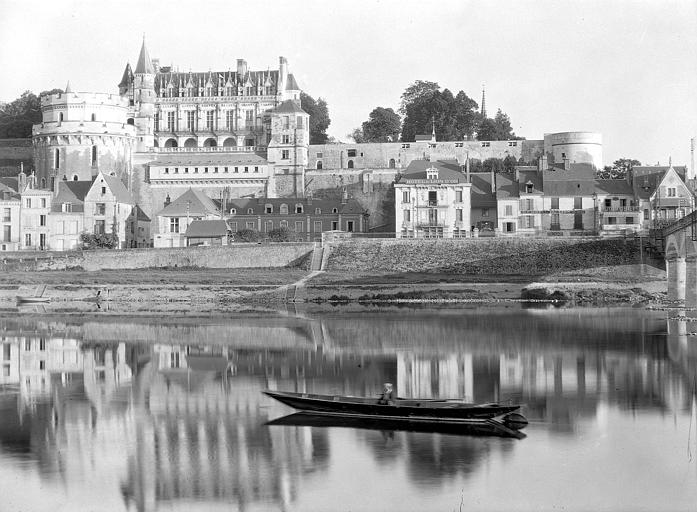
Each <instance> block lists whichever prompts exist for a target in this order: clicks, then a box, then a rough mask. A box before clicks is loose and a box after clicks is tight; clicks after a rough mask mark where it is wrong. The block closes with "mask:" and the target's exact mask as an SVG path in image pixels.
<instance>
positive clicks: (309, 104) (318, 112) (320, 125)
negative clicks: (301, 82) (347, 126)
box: [300, 92, 332, 144]
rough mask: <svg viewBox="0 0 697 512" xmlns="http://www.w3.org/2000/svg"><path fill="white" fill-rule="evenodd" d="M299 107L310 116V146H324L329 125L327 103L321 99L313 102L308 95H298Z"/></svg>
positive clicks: (302, 93)
mask: <svg viewBox="0 0 697 512" xmlns="http://www.w3.org/2000/svg"><path fill="white" fill-rule="evenodd" d="M300 105H301V106H302V109H303V110H304V111H305V112H307V113H308V114H310V144H326V143H327V141H328V140H329V136H328V135H327V128H329V125H330V124H331V122H332V121H331V119H329V108H328V107H327V102H326V101H324V100H323V99H322V98H317V100H315V99H314V98H313V97H312V96H310V95H309V94H305V93H304V92H301V93H300Z"/></svg>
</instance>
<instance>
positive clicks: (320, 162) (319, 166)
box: [317, 160, 322, 169]
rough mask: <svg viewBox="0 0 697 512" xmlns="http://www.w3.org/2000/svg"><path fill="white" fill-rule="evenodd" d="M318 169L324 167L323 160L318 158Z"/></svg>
mask: <svg viewBox="0 0 697 512" xmlns="http://www.w3.org/2000/svg"><path fill="white" fill-rule="evenodd" d="M317 169H322V160H317Z"/></svg>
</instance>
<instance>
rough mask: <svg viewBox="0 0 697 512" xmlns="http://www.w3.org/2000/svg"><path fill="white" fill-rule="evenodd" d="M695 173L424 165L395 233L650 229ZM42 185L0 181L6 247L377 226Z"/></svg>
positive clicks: (284, 204) (403, 199)
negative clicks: (602, 173) (618, 175)
mask: <svg viewBox="0 0 697 512" xmlns="http://www.w3.org/2000/svg"><path fill="white" fill-rule="evenodd" d="M685 175H686V168H685V167H677V166H676V167H673V166H667V167H665V166H664V167H661V166H653V167H645V166H638V167H634V168H633V169H632V170H631V171H630V173H629V175H628V176H627V177H626V179H597V178H596V175H595V168H594V167H593V166H592V165H590V164H586V163H569V162H568V161H565V162H564V163H563V164H562V165H549V166H548V165H547V164H546V159H545V158H544V157H542V158H541V159H540V162H539V164H538V165H537V166H518V167H516V169H515V172H514V173H493V172H490V173H474V172H469V166H468V165H467V163H466V162H465V163H464V164H461V163H460V162H458V161H456V160H435V161H430V160H428V159H424V160H414V161H412V162H411V163H410V164H409V166H408V167H407V168H406V169H405V171H404V172H403V173H401V174H399V175H398V176H397V179H396V180H395V184H394V189H395V202H394V212H395V217H394V219H395V230H394V233H389V234H388V233H384V234H383V236H396V237H397V238H440V237H443V238H457V237H480V236H555V235H557V236H559V235H561V236H564V235H566V236H574V235H575V236H578V235H601V236H604V235H625V234H630V233H643V232H645V231H646V230H648V229H649V228H651V227H656V226H660V225H661V224H662V223H666V222H671V221H672V220H675V219H679V218H681V217H683V216H685V215H687V214H689V213H690V212H692V211H693V209H694V208H695V196H694V194H693V192H692V190H691V188H690V187H688V184H686V181H685ZM55 188H56V190H55V192H54V191H53V190H49V189H45V188H39V187H38V186H37V183H36V178H35V176H34V175H33V174H32V175H29V176H27V175H26V174H24V172H20V173H19V175H18V176H17V177H11V178H0V208H2V218H0V221H1V224H2V238H1V239H0V250H2V251H18V250H56V251H62V250H74V249H77V248H80V247H82V246H83V240H82V237H81V235H82V234H88V235H101V234H114V235H115V236H116V238H117V240H118V244H117V246H118V247H120V248H134V247H187V246H192V245H226V244H228V243H229V241H231V240H233V239H234V235H235V234H236V233H239V232H241V231H245V230H247V231H254V232H257V233H258V234H259V235H260V236H268V234H269V233H271V232H272V231H274V230H279V229H284V228H285V232H286V233H287V237H286V238H287V239H289V240H292V241H316V240H321V239H322V233H325V232H328V231H342V232H347V233H353V234H359V233H366V232H369V231H370V229H371V228H370V225H369V218H368V214H367V212H366V210H365V209H364V208H363V207H362V205H361V204H360V203H359V202H358V201H356V200H355V199H352V198H349V197H347V195H346V193H344V194H343V196H342V197H341V199H334V200H332V199H316V198H312V197H303V198H301V197H285V198H265V197H253V198H242V199H226V198H220V199H213V198H210V197H208V196H207V195H206V194H205V193H204V192H203V191H201V190H198V189H195V188H189V189H188V190H186V191H185V192H184V193H183V194H181V195H180V196H179V197H177V198H174V199H171V198H170V197H169V196H167V199H166V200H165V202H164V204H162V205H161V207H160V208H159V210H158V209H157V208H155V209H154V211H155V212H156V213H155V218H154V219H152V220H151V219H150V218H149V217H148V216H147V215H146V214H145V213H144V212H143V210H142V209H141V208H140V207H139V206H138V204H136V201H135V200H134V198H133V195H132V194H131V192H130V191H129V190H128V189H127V188H126V187H125V185H124V184H123V182H122V181H121V180H120V179H119V178H117V177H116V176H114V175H111V174H107V173H104V172H99V173H98V174H97V175H96V176H95V177H94V178H93V179H91V180H63V181H61V182H59V183H58V184H57V186H56V187H55Z"/></svg>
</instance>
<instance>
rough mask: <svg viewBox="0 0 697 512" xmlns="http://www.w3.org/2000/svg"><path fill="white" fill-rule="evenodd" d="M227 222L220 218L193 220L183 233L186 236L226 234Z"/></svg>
mask: <svg viewBox="0 0 697 512" xmlns="http://www.w3.org/2000/svg"><path fill="white" fill-rule="evenodd" d="M227 231H228V226H227V222H225V221H224V220H222V219H211V220H194V221H191V224H189V227H188V228H187V230H186V233H185V234H184V236H185V237H187V238H213V237H219V236H225V235H227Z"/></svg>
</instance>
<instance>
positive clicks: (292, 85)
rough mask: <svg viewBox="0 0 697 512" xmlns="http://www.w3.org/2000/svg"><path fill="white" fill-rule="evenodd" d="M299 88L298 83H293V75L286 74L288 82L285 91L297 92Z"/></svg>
mask: <svg viewBox="0 0 697 512" xmlns="http://www.w3.org/2000/svg"><path fill="white" fill-rule="evenodd" d="M299 90H300V87H299V86H298V82H296V81H295V77H294V76H293V73H289V74H288V82H287V83H286V91H299Z"/></svg>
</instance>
